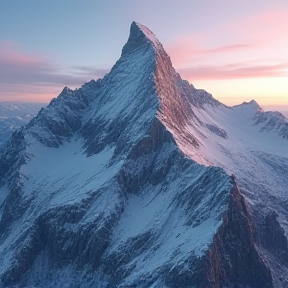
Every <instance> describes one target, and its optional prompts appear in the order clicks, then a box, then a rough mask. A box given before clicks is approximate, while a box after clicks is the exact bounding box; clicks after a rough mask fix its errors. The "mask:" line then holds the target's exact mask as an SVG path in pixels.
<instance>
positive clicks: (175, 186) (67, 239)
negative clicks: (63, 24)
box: [0, 22, 288, 288]
mask: <svg viewBox="0 0 288 288" xmlns="http://www.w3.org/2000/svg"><path fill="white" fill-rule="evenodd" d="M287 125H288V122H287V119H286V118H285V117H284V116H283V115H281V114H279V113H275V112H274V113H271V112H264V111H263V110H262V109H261V108H260V107H259V106H258V104H257V103H256V102H255V101H251V102H250V103H243V104H241V105H239V106H235V107H226V106H225V105H223V104H222V103H220V102H218V101H217V100H215V99H214V98H213V97H212V96H211V95H210V94H209V93H207V92H206V91H204V90H197V89H195V87H194V86H193V85H191V84H189V83H188V82H187V81H185V80H182V79H181V77H180V75H179V74H177V73H176V72H175V70H174V69H173V67H172V64H171V61H170V58H169V56H168V55H167V54H166V52H165V51H164V49H163V47H162V45H161V43H160V42H159V41H158V40H157V38H156V37H155V35H154V34H153V33H152V32H151V31H150V30H149V29H147V28H146V27H144V26H143V25H141V24H138V23H135V22H133V23H132V25H131V29H130V36H129V39H128V42H127V43H126V44H125V46H124V47H123V50H122V55H121V57H120V59H119V60H118V61H117V63H116V64H115V65H114V67H113V68H112V70H111V71H110V73H108V74H107V75H106V76H105V77H104V78H103V79H99V80H97V81H94V80H92V81H90V82H88V83H86V84H84V85H83V86H82V87H81V88H79V89H76V90H70V89H69V88H67V87H66V88H64V90H63V91H62V93H61V94H60V95H59V96H58V97H57V98H56V99H54V100H52V102H51V103H50V104H49V105H48V106H47V108H45V109H42V110H41V111H40V113H39V114H38V115H37V116H36V117H35V118H33V119H32V121H30V123H29V124H28V125H26V126H25V127H22V128H21V129H18V130H17V131H16V132H14V133H13V136H12V137H11V138H10V140H9V142H7V144H6V145H4V147H3V148H2V149H1V150H0V187H1V188H0V195H1V197H0V200H1V206H0V216H1V221H0V256H1V257H0V279H1V285H2V287H8V286H9V285H17V284H19V285H20V287H81V288H88V287H99V288H112V287H122V288H124V287H129V288H132V287H141V288H145V287H153V288H160V287H171V288H172V287H197V288H208V287H209V288H210V287H211V288H212V287H213V288H218V287H219V288H220V287H231V288H232V287H250V288H268V287H269V288H270V287H275V288H276V287H277V288H280V287H281V288H282V287H288V276H287V275H288V246H287V236H286V235H287V232H288V226H287V224H288V222H287V219H288V218H287V213H288V206H287V201H288V196H287V192H288V191H287V187H288V180H287V175H288V148H287V147H288V146H287V144H288V137H287V135H288V133H287Z"/></svg>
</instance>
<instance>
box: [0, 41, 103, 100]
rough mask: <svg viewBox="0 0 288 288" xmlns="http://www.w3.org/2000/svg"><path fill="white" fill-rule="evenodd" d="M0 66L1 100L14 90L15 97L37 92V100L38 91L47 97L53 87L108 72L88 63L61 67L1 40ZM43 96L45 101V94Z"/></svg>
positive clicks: (11, 95) (80, 82) (77, 85)
mask: <svg viewBox="0 0 288 288" xmlns="http://www.w3.org/2000/svg"><path fill="white" fill-rule="evenodd" d="M0 67H1V69H0V86H1V91H0V101H3V100H4V99H5V100H9V98H13V94H15V97H17V95H19V96H18V97H17V98H21V96H20V95H26V96H27V95H29V94H31V95H35V94H38V95H39V101H41V94H48V95H49V96H48V99H50V97H51V96H50V94H51V93H52V92H54V91H55V88H58V89H57V91H58V90H59V89H61V88H63V87H64V86H70V87H72V88H75V87H79V86H81V85H83V84H84V83H85V82H87V81H90V80H91V79H98V78H102V77H103V76H104V75H105V74H106V73H108V72H109V70H108V69H97V68H93V67H87V66H71V67H66V69H65V68H61V67H59V66H57V65H56V64H55V63H53V62H52V61H51V60H48V59H45V58H44V57H41V56H37V55H36V56H35V55H33V56H32V55H30V54H27V53H25V52H23V51H19V49H18V45H17V44H16V43H12V42H9V41H0ZM60 91H61V90H60ZM55 96H57V95H55ZM7 98H8V99H7ZM42 98H43V99H42V100H43V101H47V99H46V98H45V96H43V97H42ZM31 99H32V98H31ZM18 100H19V99H18ZM33 100H35V96H34V97H33Z"/></svg>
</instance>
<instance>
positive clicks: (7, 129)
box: [0, 102, 46, 146]
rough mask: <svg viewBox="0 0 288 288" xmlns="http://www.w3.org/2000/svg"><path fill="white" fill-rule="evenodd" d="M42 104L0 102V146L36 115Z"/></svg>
mask: <svg viewBox="0 0 288 288" xmlns="http://www.w3.org/2000/svg"><path fill="white" fill-rule="evenodd" d="M44 106H46V105H45V104H43V103H23V102H0V146H2V145H3V144H4V143H5V142H6V141H7V140H8V139H9V138H10V137H11V135H12V133H13V131H15V130H16V129H17V128H19V127H21V126H24V125H26V124H27V123H28V122H29V121H30V120H31V119H32V118H33V117H35V116H36V115H37V113H38V112H39V111H40V109H41V108H42V107H44Z"/></svg>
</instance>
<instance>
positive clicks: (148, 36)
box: [122, 21, 163, 55]
mask: <svg viewBox="0 0 288 288" xmlns="http://www.w3.org/2000/svg"><path fill="white" fill-rule="evenodd" d="M145 45H147V46H148V45H149V46H151V45H152V46H153V48H154V49H163V47H162V44H161V43H160V42H159V41H158V39H157V37H156V36H155V35H154V33H153V32H152V31H150V30H149V29H148V28H147V27H146V26H144V25H142V24H140V23H137V22H135V21H133V22H132V24H131V27H130V35H129V38H128V41H127V43H126V44H125V45H124V47H123V50H122V55H123V54H126V53H127V52H129V51H131V50H135V49H137V48H139V47H141V46H145Z"/></svg>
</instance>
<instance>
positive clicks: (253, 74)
mask: <svg viewBox="0 0 288 288" xmlns="http://www.w3.org/2000/svg"><path fill="white" fill-rule="evenodd" d="M178 72H179V73H180V74H181V75H182V77H183V78H185V79H188V80H190V81H193V80H216V79H239V78H263V77H283V76H288V62H284V63H277V64H271V65H255V64H253V63H251V64H248V63H247V64H243V63H236V64H229V65H223V66H215V65H197V66H195V67H191V68H182V69H181V68H180V69H178Z"/></svg>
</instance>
